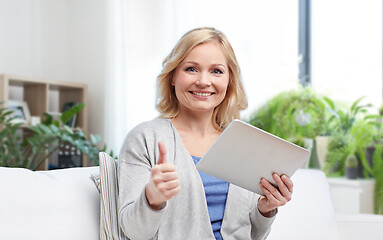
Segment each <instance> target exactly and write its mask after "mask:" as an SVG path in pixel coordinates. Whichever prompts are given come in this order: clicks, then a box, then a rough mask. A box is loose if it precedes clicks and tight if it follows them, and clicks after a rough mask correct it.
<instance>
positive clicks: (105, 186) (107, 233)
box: [99, 152, 128, 240]
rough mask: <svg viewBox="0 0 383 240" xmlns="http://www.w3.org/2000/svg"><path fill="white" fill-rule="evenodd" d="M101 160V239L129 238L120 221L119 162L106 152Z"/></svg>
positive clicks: (118, 239) (124, 239) (100, 157)
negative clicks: (117, 171) (117, 172)
mask: <svg viewBox="0 0 383 240" xmlns="http://www.w3.org/2000/svg"><path fill="white" fill-rule="evenodd" d="M99 161H100V195H101V200H100V203H101V205H100V207H101V209H100V239H101V240H104V239H115V240H128V238H127V237H126V236H125V235H124V233H123V231H122V230H121V228H120V225H119V223H118V181H117V174H116V170H117V162H116V160H114V159H113V158H112V157H110V156H109V155H108V154H106V153H104V152H100V153H99Z"/></svg>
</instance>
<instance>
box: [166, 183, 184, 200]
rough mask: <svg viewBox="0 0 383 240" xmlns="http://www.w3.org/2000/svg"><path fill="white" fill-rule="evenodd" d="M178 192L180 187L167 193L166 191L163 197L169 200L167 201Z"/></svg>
mask: <svg viewBox="0 0 383 240" xmlns="http://www.w3.org/2000/svg"><path fill="white" fill-rule="evenodd" d="M180 191H181V187H180V186H178V187H176V188H173V189H171V190H169V191H166V192H165V193H164V197H165V198H166V199H167V200H169V199H171V198H172V197H174V196H175V195H177V194H178V193H179V192H180Z"/></svg>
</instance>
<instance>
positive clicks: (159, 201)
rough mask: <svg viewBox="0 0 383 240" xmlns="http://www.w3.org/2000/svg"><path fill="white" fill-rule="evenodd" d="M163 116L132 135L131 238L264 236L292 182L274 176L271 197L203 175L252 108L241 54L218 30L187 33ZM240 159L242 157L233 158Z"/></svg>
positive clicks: (124, 152)
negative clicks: (234, 124) (202, 163)
mask: <svg viewBox="0 0 383 240" xmlns="http://www.w3.org/2000/svg"><path fill="white" fill-rule="evenodd" d="M157 80H158V96H157V97H158V101H157V109H158V111H159V112H160V113H161V115H160V117H159V118H156V119H154V120H152V121H149V122H145V123H142V124H140V125H138V126H137V127H136V128H134V129H133V130H132V131H131V132H130V133H129V134H128V136H127V137H126V140H125V142H124V145H123V147H122V149H121V153H120V157H119V194H120V195H119V198H120V207H119V219H120V224H121V226H122V228H123V230H124V232H125V234H126V235H127V236H128V237H129V238H131V239H241V240H243V239H265V238H266V237H267V235H268V233H269V231H270V226H271V224H272V222H273V220H274V218H275V214H276V212H277V208H278V207H279V206H282V205H284V204H285V203H286V202H288V201H289V200H290V199H291V194H292V188H293V185H292V182H291V180H290V179H289V178H288V177H287V176H282V177H281V176H278V175H277V174H274V175H273V178H274V180H275V181H276V183H277V184H278V189H277V188H275V187H274V186H272V185H271V184H270V183H269V182H268V181H267V180H265V179H262V181H261V182H260V186H261V189H262V190H263V192H264V196H259V195H257V194H254V193H252V192H249V191H247V190H245V189H242V188H240V187H237V186H235V185H231V184H229V183H227V182H224V181H222V180H219V179H216V178H214V177H212V176H209V175H207V174H203V173H199V172H198V171H197V170H196V167H195V164H196V163H197V162H198V161H199V159H200V157H201V156H202V155H203V154H204V153H205V152H206V151H207V150H208V149H209V147H210V146H211V145H212V144H213V142H214V141H215V140H216V139H217V138H218V136H219V135H220V134H221V133H222V131H223V130H224V129H225V127H226V126H227V125H228V124H229V123H230V122H231V121H232V120H233V119H234V118H239V112H240V110H243V109H245V108H246V107H247V100H246V97H245V93H244V90H243V87H242V84H241V81H240V69H239V66H238V63H237V60H236V57H235V54H234V51H233V49H232V47H231V45H230V43H229V42H228V40H227V39H226V37H225V36H224V35H223V34H222V32H220V31H217V30H216V29H214V28H197V29H194V30H191V31H189V32H187V33H186V34H185V35H184V36H183V37H182V38H181V39H180V40H179V42H178V43H177V44H176V46H175V47H174V49H173V51H172V52H171V53H170V54H169V56H167V57H166V58H165V60H164V62H163V70H162V72H161V73H160V75H159V76H158V79H157ZM233 161H235V159H233Z"/></svg>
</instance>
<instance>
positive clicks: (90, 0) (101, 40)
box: [67, 0, 108, 139]
mask: <svg viewBox="0 0 383 240" xmlns="http://www.w3.org/2000/svg"><path fill="white" fill-rule="evenodd" d="M67 2H68V19H67V20H68V49H67V50H68V80H70V81H75V82H83V83H86V84H88V105H87V106H88V132H89V133H97V134H100V135H101V137H102V139H104V136H105V134H104V112H105V111H104V109H105V106H104V102H105V101H104V100H105V99H104V95H105V94H104V89H105V85H106V84H108V79H106V77H105V74H106V73H105V72H106V59H105V58H106V57H105V55H106V29H105V28H106V2H107V1H105V0H69V1H67Z"/></svg>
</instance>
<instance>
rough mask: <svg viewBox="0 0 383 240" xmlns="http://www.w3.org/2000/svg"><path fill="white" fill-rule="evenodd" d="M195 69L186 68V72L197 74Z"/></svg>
mask: <svg viewBox="0 0 383 240" xmlns="http://www.w3.org/2000/svg"><path fill="white" fill-rule="evenodd" d="M195 71H196V70H195V68H194V67H188V68H186V72H195Z"/></svg>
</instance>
